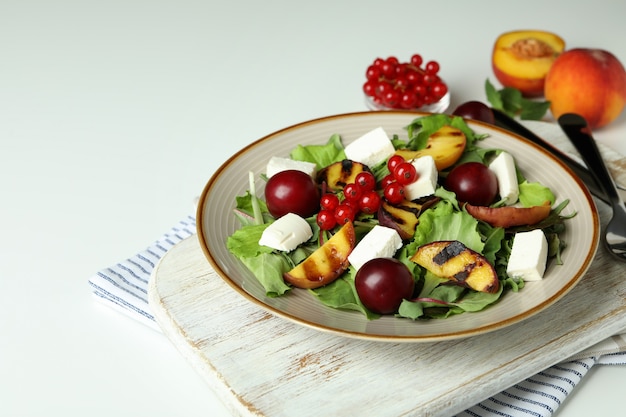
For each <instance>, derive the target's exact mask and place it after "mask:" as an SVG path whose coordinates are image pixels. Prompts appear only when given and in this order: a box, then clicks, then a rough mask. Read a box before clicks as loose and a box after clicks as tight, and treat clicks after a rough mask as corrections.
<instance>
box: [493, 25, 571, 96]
mask: <svg viewBox="0 0 626 417" xmlns="http://www.w3.org/2000/svg"><path fill="white" fill-rule="evenodd" d="M564 49H565V41H564V40H563V39H562V38H561V37H560V36H558V35H556V34H554V33H550V32H546V31H541V30H517V31H512V32H506V33H503V34H501V35H500V36H499V37H498V38H497V39H496V42H495V44H494V46H493V51H492V56H491V65H492V68H493V72H494V74H495V76H496V78H497V79H498V81H500V83H501V84H502V85H503V86H504V87H513V88H516V89H518V90H520V91H521V92H522V94H523V95H524V96H527V97H538V96H541V95H543V90H544V81H545V78H546V75H547V74H548V71H549V70H550V67H551V66H552V63H553V62H554V61H555V60H556V58H557V57H558V56H559V54H561V52H563V50H564Z"/></svg>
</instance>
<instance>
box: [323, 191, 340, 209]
mask: <svg viewBox="0 0 626 417" xmlns="http://www.w3.org/2000/svg"><path fill="white" fill-rule="evenodd" d="M338 205H339V197H337V196H336V195H335V194H333V193H326V194H324V195H322V197H321V198H320V207H321V208H322V210H331V211H333V210H335V209H336V208H337V206H338Z"/></svg>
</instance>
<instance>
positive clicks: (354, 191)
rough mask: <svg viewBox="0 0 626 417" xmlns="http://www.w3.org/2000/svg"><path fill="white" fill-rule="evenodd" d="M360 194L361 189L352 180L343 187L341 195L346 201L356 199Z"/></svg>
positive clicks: (361, 192)
mask: <svg viewBox="0 0 626 417" xmlns="http://www.w3.org/2000/svg"><path fill="white" fill-rule="evenodd" d="M361 194H363V191H361V188H360V187H359V186H358V185H357V184H355V183H353V182H352V183H350V184H346V186H345V187H343V196H344V197H345V198H346V200H348V201H358V200H359V199H360V198H361Z"/></svg>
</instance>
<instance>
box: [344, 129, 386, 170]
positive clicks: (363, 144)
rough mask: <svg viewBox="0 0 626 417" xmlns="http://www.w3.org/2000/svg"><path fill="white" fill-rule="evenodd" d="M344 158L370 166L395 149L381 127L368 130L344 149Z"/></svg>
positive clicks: (383, 158) (382, 159)
mask: <svg viewBox="0 0 626 417" xmlns="http://www.w3.org/2000/svg"><path fill="white" fill-rule="evenodd" d="M344 151H345V153H346V158H348V159H350V160H352V161H356V162H360V163H362V164H365V165H367V166H368V167H370V168H372V167H374V166H376V165H378V164H379V163H381V162H382V161H384V160H386V159H387V158H389V157H390V156H391V155H393V154H394V152H395V151H396V150H395V148H394V147H393V143H391V140H390V139H389V136H388V135H387V132H385V130H384V129H383V128H382V127H377V128H376V129H374V130H370V131H369V132H367V133H366V134H364V135H363V136H361V137H360V138H358V139H357V140H355V141H354V142H352V143H350V144H348V146H346V148H345V149H344Z"/></svg>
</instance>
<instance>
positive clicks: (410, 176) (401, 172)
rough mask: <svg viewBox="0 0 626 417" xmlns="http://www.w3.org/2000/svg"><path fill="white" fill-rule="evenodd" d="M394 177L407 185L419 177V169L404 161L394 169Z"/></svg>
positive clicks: (401, 183)
mask: <svg viewBox="0 0 626 417" xmlns="http://www.w3.org/2000/svg"><path fill="white" fill-rule="evenodd" d="M393 177H394V178H395V179H396V181H397V182H398V183H399V184H400V185H407V184H411V183H413V182H415V180H416V179H417V170H416V169H415V166H413V164H412V163H410V162H402V163H400V164H398V166H397V167H396V169H394V170H393Z"/></svg>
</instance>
